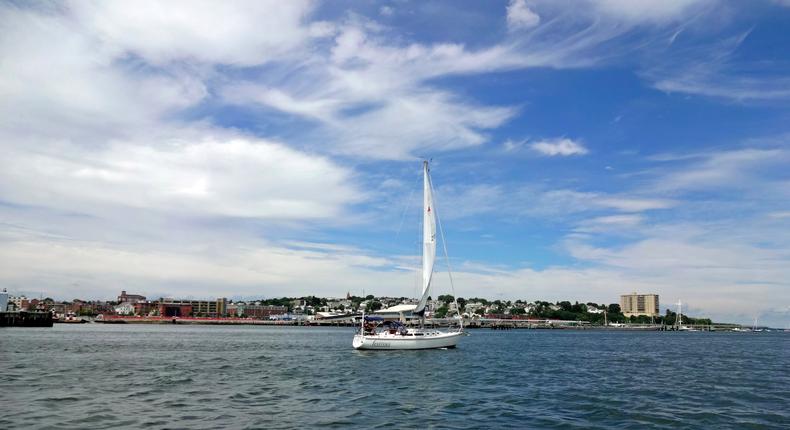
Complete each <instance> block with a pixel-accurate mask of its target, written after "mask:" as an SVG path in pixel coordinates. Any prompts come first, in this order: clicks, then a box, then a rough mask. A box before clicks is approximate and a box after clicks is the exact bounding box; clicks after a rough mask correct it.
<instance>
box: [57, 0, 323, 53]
mask: <svg viewBox="0 0 790 430" xmlns="http://www.w3.org/2000/svg"><path fill="white" fill-rule="evenodd" d="M68 7H69V9H70V12H71V15H72V16H73V17H74V18H75V19H76V20H77V21H78V22H79V23H80V25H82V26H84V27H85V28H87V29H89V31H90V33H91V34H92V35H95V36H96V37H97V38H98V39H100V40H101V41H102V42H103V43H104V44H105V46H106V48H107V49H113V50H117V51H119V52H130V53H133V54H135V55H139V56H140V57H142V58H144V59H145V60H146V61H147V62H149V63H152V64H166V63H169V62H171V61H180V60H183V61H198V62H206V63H223V64H235V65H255V64H262V63H266V62H268V61H272V60H275V59H276V60H280V59H282V57H283V56H287V55H288V54H289V52H291V51H292V50H294V48H297V47H299V46H300V45H301V44H303V43H305V42H306V41H307V40H308V39H309V38H310V37H311V36H312V34H311V31H310V30H311V29H310V27H309V26H307V25H303V21H304V20H305V18H306V16H307V15H308V14H309V13H310V12H311V9H312V7H313V6H312V2H309V1H306V0H293V1H287V2H280V1H267V0H264V1H246V0H241V1H234V2H213V1H204V0H196V1H185V0H174V1H168V2H157V1H153V0H143V1H135V2H134V3H125V2H113V1H111V2H102V1H97V2H92V1H90V2H89V1H75V2H71V3H69V5H68ZM319 33H320V32H319Z"/></svg>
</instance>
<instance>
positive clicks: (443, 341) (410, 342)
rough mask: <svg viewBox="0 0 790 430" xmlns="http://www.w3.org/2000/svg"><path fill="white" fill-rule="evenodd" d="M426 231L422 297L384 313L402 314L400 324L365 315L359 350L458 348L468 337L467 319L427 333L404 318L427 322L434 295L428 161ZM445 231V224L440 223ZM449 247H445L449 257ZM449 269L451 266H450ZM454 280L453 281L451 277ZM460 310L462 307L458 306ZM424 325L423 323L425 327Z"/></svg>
mask: <svg viewBox="0 0 790 430" xmlns="http://www.w3.org/2000/svg"><path fill="white" fill-rule="evenodd" d="M422 170H423V208H422V210H423V229H422V239H423V240H422V241H423V247H422V296H420V300H419V301H418V302H417V304H416V305H397V306H393V307H392V308H389V309H385V310H383V311H382V312H390V313H399V314H400V315H401V318H400V321H385V320H384V319H383V318H381V317H377V316H365V315H364V314H363V315H362V321H361V324H360V327H359V331H358V332H357V334H355V335H354V340H353V342H352V345H353V346H354V348H355V349H378V350H404V349H433V348H455V347H456V345H458V341H459V340H460V339H461V338H462V337H463V336H465V335H466V333H465V332H464V331H463V319H461V320H460V321H461V323H460V327H459V328H458V329H457V330H447V331H443V330H436V329H430V330H425V329H422V328H419V329H415V328H407V327H406V326H404V325H403V323H402V322H401V321H402V320H403V319H404V318H403V315H404V314H405V313H407V312H411V313H412V315H417V316H419V317H420V320H421V321H424V319H423V316H424V315H425V306H426V304H427V302H428V295H429V294H430V287H431V280H432V278H433V266H434V261H435V260H436V208H435V207H434V205H433V186H432V184H431V176H430V169H429V168H428V162H427V161H424V162H423V169H422ZM440 232H441V224H440ZM446 251H447V248H446V247H445V255H446ZM448 269H449V267H448ZM451 279H452V278H451ZM451 282H452V281H451ZM456 309H459V308H458V305H457V303H456ZM421 325H422V324H421Z"/></svg>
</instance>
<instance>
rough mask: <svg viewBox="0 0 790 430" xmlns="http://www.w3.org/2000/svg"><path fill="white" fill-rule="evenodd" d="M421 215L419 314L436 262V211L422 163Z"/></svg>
mask: <svg viewBox="0 0 790 430" xmlns="http://www.w3.org/2000/svg"><path fill="white" fill-rule="evenodd" d="M423 181H424V183H423V206H422V209H423V213H422V296H421V297H420V301H419V303H417V308H416V309H414V312H415V313H417V314H419V313H421V312H422V311H423V310H424V309H425V303H426V302H427V300H428V295H429V294H430V292H429V290H430V287H431V277H432V276H433V263H434V261H435V260H436V213H435V212H436V211H435V209H434V207H433V193H432V187H431V177H430V175H429V174H428V162H427V161H425V162H423Z"/></svg>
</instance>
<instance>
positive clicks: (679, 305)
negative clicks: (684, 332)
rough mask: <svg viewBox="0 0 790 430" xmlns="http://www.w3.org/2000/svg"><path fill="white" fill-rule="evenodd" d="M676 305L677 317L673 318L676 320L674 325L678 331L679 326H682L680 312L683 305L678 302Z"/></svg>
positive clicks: (681, 314)
mask: <svg viewBox="0 0 790 430" xmlns="http://www.w3.org/2000/svg"><path fill="white" fill-rule="evenodd" d="M677 305H678V314H677V317H676V318H675V320H676V321H675V323H676V324H677V326H678V330H680V325H681V324H683V312H682V310H683V303H681V302H680V300H678V303H677Z"/></svg>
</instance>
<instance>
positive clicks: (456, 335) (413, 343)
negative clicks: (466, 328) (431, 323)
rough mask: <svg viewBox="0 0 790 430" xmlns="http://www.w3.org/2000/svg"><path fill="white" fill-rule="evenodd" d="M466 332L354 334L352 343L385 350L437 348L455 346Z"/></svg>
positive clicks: (357, 347)
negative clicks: (419, 334)
mask: <svg viewBox="0 0 790 430" xmlns="http://www.w3.org/2000/svg"><path fill="white" fill-rule="evenodd" d="M465 335H466V333H464V332H461V331H458V332H440V331H436V332H430V333H425V334H424V335H422V336H409V335H400V334H395V335H392V334H375V335H369V334H366V335H364V336H363V335H360V334H357V335H355V336H354V341H353V342H352V345H353V346H354V349H378V350H385V351H394V350H407V349H435V348H455V346H456V345H458V341H459V340H460V339H461V337H463V336H465Z"/></svg>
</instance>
